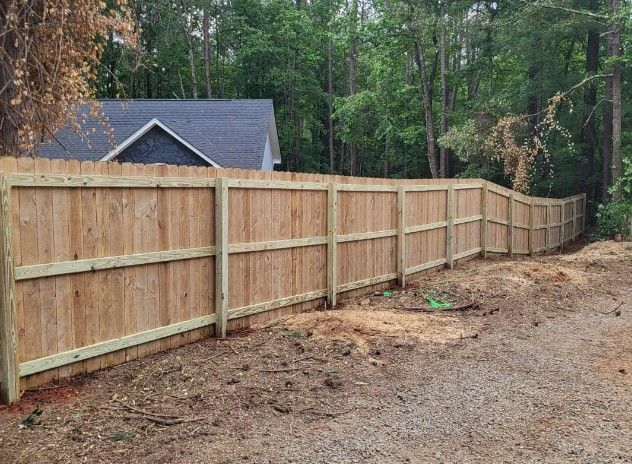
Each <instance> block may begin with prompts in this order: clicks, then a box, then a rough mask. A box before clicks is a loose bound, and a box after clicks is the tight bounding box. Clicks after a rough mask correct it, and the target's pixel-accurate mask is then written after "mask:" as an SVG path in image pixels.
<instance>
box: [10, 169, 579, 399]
mask: <svg viewBox="0 0 632 464" xmlns="http://www.w3.org/2000/svg"><path fill="white" fill-rule="evenodd" d="M0 171H4V172H9V173H11V174H10V175H9V180H11V179H15V181H16V182H17V183H18V185H17V186H14V187H13V188H12V196H13V198H14V201H13V210H12V211H11V213H10V214H11V216H12V219H13V224H12V231H11V237H12V239H11V241H12V245H13V251H14V268H13V269H14V276H15V280H16V282H15V290H14V291H15V297H14V300H15V312H16V319H17V328H16V333H17V342H16V343H17V350H16V351H17V359H18V361H19V362H18V364H19V365H22V366H23V367H25V369H24V370H23V371H22V374H20V375H22V379H21V380H20V388H21V389H24V388H29V387H36V386H38V385H41V384H43V383H45V382H48V381H50V380H55V379H57V378H59V377H66V376H68V375H71V374H73V373H79V372H89V371H91V370H95V369H99V368H103V367H107V366H112V365H116V364H119V363H121V362H124V361H125V360H130V359H134V358H136V357H138V356H143V355H146V354H149V353H153V352H156V351H159V350H163V349H167V348H170V347H175V346H180V345H182V344H185V343H189V342H192V341H195V340H199V339H200V338H203V337H205V336H209V335H210V334H211V333H212V330H211V329H212V328H213V325H215V329H217V330H218V331H219V332H218V334H219V335H220V336H221V335H223V334H222V332H223V331H225V330H226V329H233V328H239V327H247V326H249V325H250V324H253V323H256V322H261V321H265V320H267V319H270V318H273V317H277V316H279V315H283V314H292V313H295V312H300V311H305V310H307V309H311V308H316V307H322V305H323V303H324V301H325V298H327V300H328V304H329V305H332V304H335V303H336V302H337V301H338V300H339V299H341V298H351V297H353V296H356V295H360V294H363V293H365V292H367V291H371V290H374V289H376V290H381V289H385V288H388V287H389V286H392V285H393V284H394V283H395V282H396V281H398V283H399V284H400V285H403V284H405V281H406V280H408V279H410V277H411V276H414V275H415V274H417V273H421V272H426V271H430V270H433V269H438V268H440V267H442V266H445V265H446V264H448V263H449V262H452V263H455V262H457V261H458V260H461V259H467V258H470V257H473V256H475V255H477V254H479V253H482V254H486V253H487V252H489V253H498V252H500V253H508V252H510V251H511V252H512V253H515V254H526V253H529V251H531V252H532V253H534V252H537V251H540V250H543V249H552V248H553V247H555V246H558V244H559V243H561V242H562V241H566V242H568V241H569V240H572V239H574V238H575V237H576V236H577V235H578V233H579V232H580V231H583V228H584V223H583V221H584V219H583V217H584V215H585V212H584V209H585V197H584V196H583V195H576V196H573V197H569V198H565V199H563V200H551V199H542V198H531V197H528V196H525V195H522V194H519V193H517V192H513V191H511V190H509V189H506V188H504V187H500V186H496V185H494V184H491V183H488V182H487V181H482V180H480V179H473V180H471V179H467V180H456V179H438V180H392V179H390V180H388V179H360V178H353V177H343V176H327V175H314V174H300V173H270V172H254V171H244V170H239V169H219V170H218V169H207V168H189V167H177V166H156V165H152V166H149V165H148V166H145V165H136V164H127V163H124V164H122V165H119V164H116V163H108V164H105V163H93V162H85V163H79V162H77V161H70V162H67V161H61V160H54V161H49V160H37V159H32V158H28V159H17V160H16V159H6V158H5V159H2V158H0ZM218 175H219V177H222V178H224V179H225V181H224V180H219V181H217V180H216V179H217V177H218ZM223 183H224V185H223V187H225V189H224V188H223V187H222V188H220V186H221V185H222V184H223ZM216 189H217V191H216ZM332 189H333V190H334V194H332V193H331V192H332ZM222 191H223V192H224V193H221V192H222ZM450 192H452V193H451V194H450ZM450 196H452V198H451V200H449V198H448V197H450ZM510 197H513V198H514V199H515V202H514V204H513V205H512V206H511V207H510V202H509V198H510ZM332 198H333V203H334V208H332V207H331V205H332ZM218 202H219V203H218ZM220 203H221V205H220ZM218 206H219V207H218ZM218 218H219V220H218ZM485 224H486V226H485ZM510 224H511V226H512V227H509V226H510ZM449 230H451V233H449V232H448V231H449ZM450 236H451V237H450ZM218 247H221V248H222V249H223V250H224V256H223V257H222V258H221V259H220V258H219V257H218V256H216V255H217V254H218ZM222 288H223V289H224V292H223V293H224V296H225V297H226V296H227V298H225V299H224V301H222V300H221V299H218V297H217V295H218V294H221V293H222V292H221V289H222ZM226 289H228V290H227V291H226ZM222 313H223V314H225V316H223V317H222ZM189 321H197V322H193V323H191V324H192V325H191V324H189ZM222 325H223V326H224V329H223V330H222ZM163 328H168V330H166V331H161V329H163ZM138 334H141V335H142V336H141V337H140V338H134V337H135V336H136V335H138ZM154 336H156V337H154ZM120 340H123V341H122V342H120ZM77 353H78V354H79V356H78V357H74V354H77ZM39 360H44V361H42V363H39V364H38V361H39ZM29 363H30V364H29ZM33 366H35V367H33ZM38 366H39V367H38ZM24 373H26V374H24Z"/></svg>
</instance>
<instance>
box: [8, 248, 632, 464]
mask: <svg viewBox="0 0 632 464" xmlns="http://www.w3.org/2000/svg"><path fill="white" fill-rule="evenodd" d="M419 289H421V290H422V291H423V293H424V294H425V295H426V296H427V295H429V294H432V295H437V296H440V297H443V298H444V299H448V300H450V301H451V302H453V303H455V304H457V305H459V304H462V303H467V302H475V303H476V304H475V305H474V307H473V308H470V309H467V310H463V311H456V312H426V310H427V309H428V307H427V304H426V303H425V299H424V298H422V297H421V296H419V291H418V290H419ZM405 308H408V309H405ZM410 308H418V310H413V309H410ZM419 309H422V310H419ZM53 387H54V388H50V389H48V390H43V391H40V392H32V393H27V394H26V395H25V397H24V398H23V400H22V401H21V402H20V403H19V404H18V405H17V406H13V407H11V408H3V409H0V461H1V462H3V463H4V462H33V461H34V460H37V461H40V462H48V461H51V462H91V463H92V462H173V463H176V462H177V463H199V462H202V463H205V462H207V463H232V462H245V463H281V462H288V463H289V462H294V463H365V462H367V463H368V462H370V463H397V462H411V463H421V462H586V463H595V462H632V445H631V444H632V245H631V244H614V243H598V244H592V245H589V246H587V247H586V248H584V249H582V250H579V251H577V252H575V253H572V254H568V255H562V256H551V257H541V258H534V259H532V260H529V259H525V260H520V261H518V262H510V261H508V260H505V259H498V260H490V261H486V262H482V261H473V262H469V263H466V264H465V265H463V266H461V267H459V268H458V269H457V270H455V271H453V272H442V273H435V274H431V275H429V276H427V277H424V278H423V279H420V280H419V281H417V282H414V283H413V284H411V286H410V288H409V289H407V291H406V292H398V291H396V292H394V294H393V295H392V296H391V297H385V296H383V295H379V296H378V295H374V296H371V297H368V298H364V299H359V300H355V301H352V302H348V303H346V304H345V305H344V306H343V307H342V308H341V309H339V310H336V311H332V312H313V313H308V314H302V315H297V316H293V317H289V318H286V319H284V320H281V321H278V322H277V323H276V324H274V325H270V326H268V327H262V328H259V329H258V330H253V331H250V332H244V333H240V334H236V335H234V336H233V337H232V338H231V339H229V340H228V341H226V342H221V341H217V340H207V341H205V342H203V343H198V344H194V345H190V346H187V347H183V348H181V349H177V350H173V351H171V352H169V353H162V354H158V355H155V356H151V357H149V358H145V359H143V360H139V361H135V362H132V363H129V364H127V365H123V366H119V367H116V368H113V369H109V370H106V371H102V372H98V373H95V374H92V375H90V376H86V377H83V378H80V379H75V380H73V381H72V382H68V383H67V384H63V385H61V386H53ZM36 406H39V407H41V409H42V410H43V414H42V415H41V416H39V417H38V418H37V420H36V422H38V423H37V425H32V426H29V427H26V428H19V427H18V424H19V423H20V420H22V419H23V418H24V417H25V416H26V415H27V414H28V413H29V412H31V411H32V410H33V409H34V408H35V407H36Z"/></svg>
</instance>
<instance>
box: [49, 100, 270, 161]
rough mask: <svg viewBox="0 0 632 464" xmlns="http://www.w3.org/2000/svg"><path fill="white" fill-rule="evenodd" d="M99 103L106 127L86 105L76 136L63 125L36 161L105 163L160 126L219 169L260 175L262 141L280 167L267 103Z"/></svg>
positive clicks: (173, 101)
mask: <svg viewBox="0 0 632 464" xmlns="http://www.w3.org/2000/svg"><path fill="white" fill-rule="evenodd" d="M99 101H100V103H101V108H102V112H103V115H104V116H105V118H106V119H107V123H106V124H104V123H103V122H101V121H99V120H98V119H97V118H94V117H93V116H91V115H90V105H89V104H85V105H81V106H80V107H79V109H78V113H77V122H78V123H79V125H80V127H81V130H80V131H79V132H77V131H75V129H74V128H73V127H72V125H71V124H68V125H66V126H65V127H63V128H62V129H60V130H59V131H58V132H57V133H56V134H55V138H52V139H51V140H47V141H45V142H44V143H42V144H41V145H40V147H39V150H38V155H39V156H44V157H48V158H67V159H68V158H75V159H79V160H82V161H83V160H90V161H98V160H103V159H110V158H113V157H114V156H115V155H116V154H117V152H116V148H117V147H119V146H122V145H124V144H129V143H130V142H131V141H133V140H134V139H135V137H136V136H138V134H142V133H143V130H142V129H143V128H146V127H148V125H151V123H152V121H153V122H154V124H155V122H156V121H159V122H160V126H161V127H163V128H164V127H166V128H168V132H169V133H170V134H171V135H172V136H175V137H176V138H178V140H179V141H181V142H182V143H185V145H187V146H189V148H193V151H194V152H197V153H198V154H200V155H203V156H202V157H203V158H205V159H207V160H211V161H212V162H213V163H214V164H216V165H218V166H221V167H238V168H245V169H261V166H262V162H263V155H264V148H265V144H266V138H267V137H269V140H270V146H271V148H272V157H273V160H274V162H276V163H278V162H280V161H281V158H280V152H279V142H278V137H277V132H276V121H275V118H274V107H273V105H272V100H212V99H198V100H99ZM110 130H111V136H110V135H109V134H108V132H109V131H110ZM119 151H120V150H119ZM113 154H114V156H112V155H113ZM108 155H109V157H108ZM213 163H211V164H213Z"/></svg>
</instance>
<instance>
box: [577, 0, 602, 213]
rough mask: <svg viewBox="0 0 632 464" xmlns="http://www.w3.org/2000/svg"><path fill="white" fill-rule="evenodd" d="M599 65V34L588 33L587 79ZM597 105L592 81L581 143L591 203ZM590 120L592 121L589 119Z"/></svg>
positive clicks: (585, 184) (586, 92)
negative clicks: (594, 112)
mask: <svg viewBox="0 0 632 464" xmlns="http://www.w3.org/2000/svg"><path fill="white" fill-rule="evenodd" d="M590 3H591V4H590V8H591V11H596V8H597V0H591V2H590ZM598 65H599V32H597V31H595V30H590V31H588V41H587V43H586V77H588V76H592V75H595V74H596V73H597V69H598ZM596 104H597V84H596V82H595V81H590V82H588V83H587V84H586V88H585V89H584V106H585V108H586V109H585V111H584V115H583V117H582V121H583V124H582V129H581V141H582V143H583V155H584V169H583V171H584V175H583V176H582V191H583V192H586V194H587V198H588V200H590V201H591V203H592V202H593V201H594V200H595V189H594V169H595V140H596V139H597V134H596V132H595V120H594V118H593V117H592V112H593V109H594V107H595V105H596ZM588 118H590V119H588Z"/></svg>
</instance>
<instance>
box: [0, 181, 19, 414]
mask: <svg viewBox="0 0 632 464" xmlns="http://www.w3.org/2000/svg"><path fill="white" fill-rule="evenodd" d="M12 217H13V211H12V206H11V183H10V180H9V176H8V175H6V174H4V173H0V375H1V376H2V382H1V383H0V401H2V402H4V403H7V404H10V403H13V402H14V401H16V400H17V399H18V398H19V397H20V375H19V369H18V317H17V314H16V310H15V279H14V277H13V243H12V238H11V235H12V230H13V225H12Z"/></svg>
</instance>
